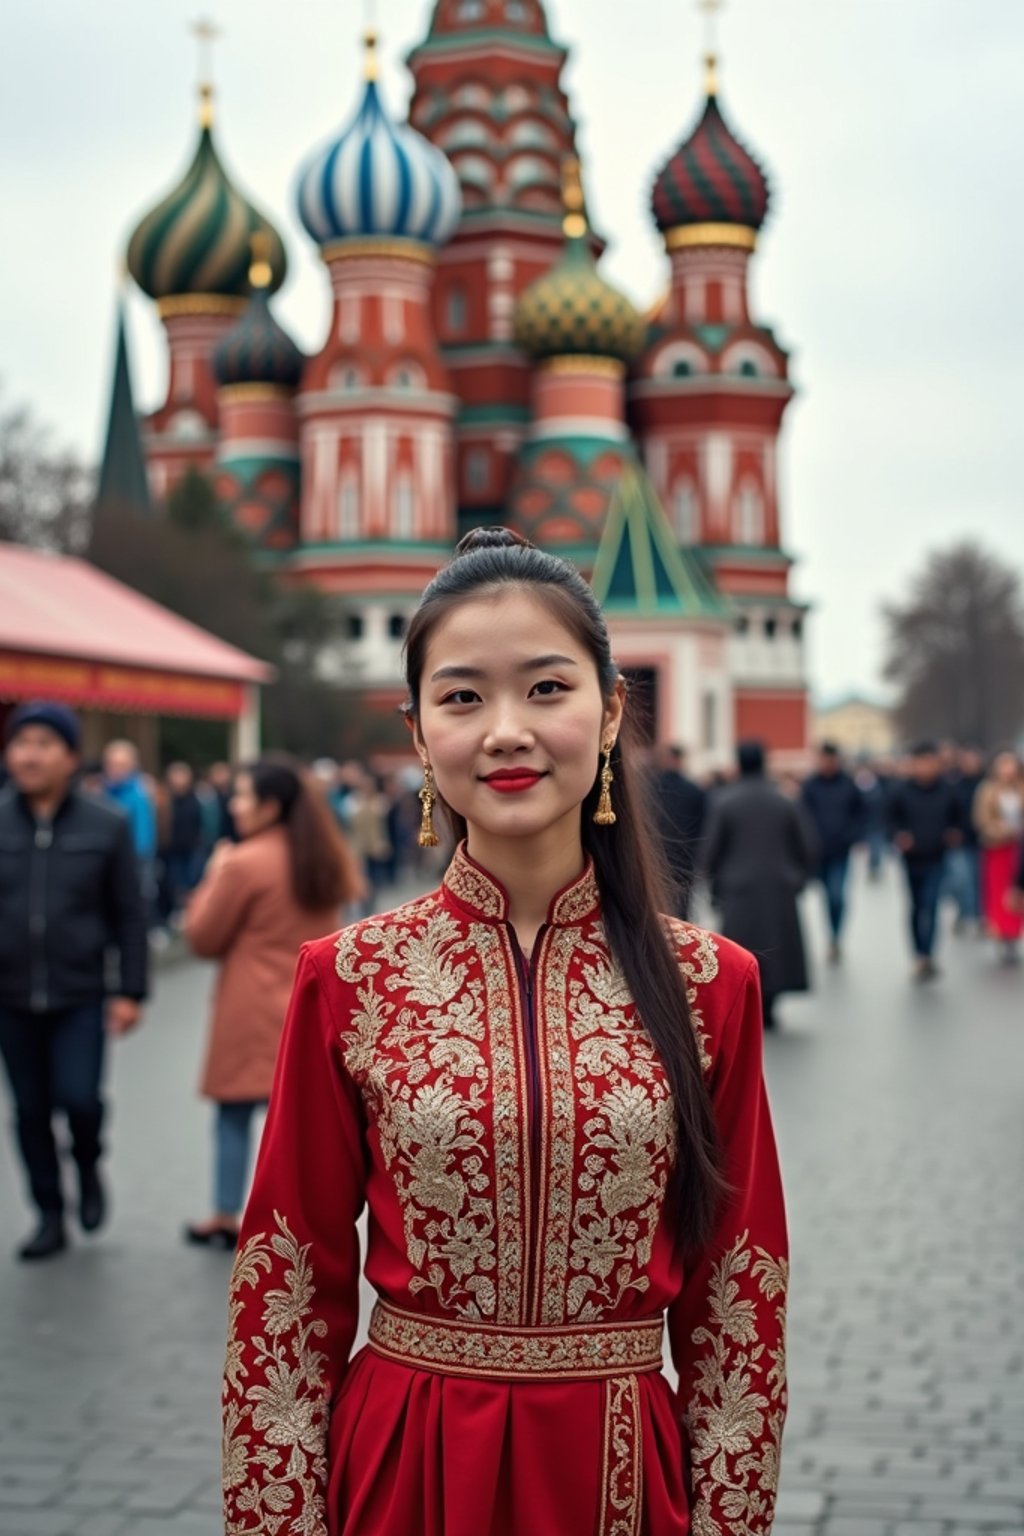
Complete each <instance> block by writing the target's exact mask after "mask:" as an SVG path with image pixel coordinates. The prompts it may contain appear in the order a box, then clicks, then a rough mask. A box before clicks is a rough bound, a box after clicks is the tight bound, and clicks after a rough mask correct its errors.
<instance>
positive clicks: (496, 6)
mask: <svg viewBox="0 0 1024 1536" xmlns="http://www.w3.org/2000/svg"><path fill="white" fill-rule="evenodd" d="M567 57H568V54H567V50H566V49H565V48H563V47H561V46H559V45H558V44H557V43H555V42H554V41H553V40H552V38H551V35H550V33H549V31H548V24H547V18H546V16H545V13H544V8H543V6H542V5H541V4H540V3H539V0H437V4H436V5H435V8H434V14H433V18H432V20H431V23H430V29H429V32H428V35H427V38H426V40H425V41H424V42H423V43H422V44H420V46H419V47H418V48H416V49H414V50H413V52H412V53H411V54H410V56H409V67H410V68H411V70H412V73H413V77H414V79H415V92H414V95H413V99H412V106H411V110H410V120H411V122H412V124H413V126H414V127H416V128H418V129H419V131H420V132H421V133H423V134H425V135H426V136H427V137H428V138H429V139H431V140H432V142H433V143H435V144H436V145H437V146H438V147H439V148H441V149H443V150H444V151H445V153H446V155H447V156H448V158H449V159H450V160H451V162H452V164H453V165H454V167H455V170H456V172H457V174H458V177H459V181H460V183H461V187H462V201H463V216H462V220H461V222H460V224H459V227H458V230H457V232H456V235H455V238H454V239H453V240H452V241H451V243H450V244H449V245H448V246H447V247H446V248H445V249H444V250H443V251H442V252H441V255H440V262H439V270H438V278H437V283H436V285H435V289H434V315H435V325H436V329H437V334H438V337H439V339H440V341H441V345H442V348H443V351H444V355H445V360H446V362H447V364H448V368H449V370H450V372H451V375H452V379H453V382H454V386H455V390H456V393H457V394H458V396H459V398H460V401H461V408H460V411H459V416H458V424H457V460H458V472H457V479H458V504H459V517H460V523H461V525H462V527H463V529H465V528H468V527H471V526H473V525H475V524H478V523H482V522H492V521H500V520H501V518H502V517H503V515H504V513H505V507H506V498H507V494H508V489H509V483H510V480H511V477H512V471H513V466H514V463H515V457H516V452H517V450H518V448H519V444H520V442H521V441H522V438H523V436H524V434H525V432H526V429H527V425H528V422H529V418H530V363H529V361H528V359H527V358H526V357H525V356H524V354H523V353H522V352H521V351H520V350H519V349H518V348H517V346H516V345H515V341H514V339H513V318H514V312H515V306H516V301H517V299H518V298H519V296H520V294H522V292H523V291H524V289H526V288H527V287H528V286H529V285H530V284H531V283H532V282H534V280H535V279H536V278H538V277H540V276H542V275H543V273H545V272H546V271H547V270H548V269H549V268H550V267H551V266H552V265H553V264H554V262H555V261H556V260H557V259H558V258H559V256H560V255H561V252H562V198H561V167H562V163H563V161H564V160H565V158H566V156H567V155H572V154H575V123H574V121H573V118H572V116H571V114H570V111H569V104H568V101H567V98H566V95H565V91H564V90H563V88H562V84H561V76H562V69H563V66H564V64H565V61H566V59H567Z"/></svg>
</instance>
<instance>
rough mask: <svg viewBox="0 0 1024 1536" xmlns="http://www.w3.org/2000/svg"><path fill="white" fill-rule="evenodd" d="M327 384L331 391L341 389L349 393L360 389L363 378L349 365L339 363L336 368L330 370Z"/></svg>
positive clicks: (357, 370)
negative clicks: (328, 383)
mask: <svg viewBox="0 0 1024 1536" xmlns="http://www.w3.org/2000/svg"><path fill="white" fill-rule="evenodd" d="M329 382H330V386H331V388H332V389H341V390H344V391H345V392H346V393H350V392H351V391H352V390H355V389H361V388H362V385H363V376H362V374H361V373H360V372H359V369H358V368H354V367H353V366H352V364H351V363H339V364H338V366H337V367H336V368H332V369H331V376H330V381H329Z"/></svg>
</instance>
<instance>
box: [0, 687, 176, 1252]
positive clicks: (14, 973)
mask: <svg viewBox="0 0 1024 1536" xmlns="http://www.w3.org/2000/svg"><path fill="white" fill-rule="evenodd" d="M79 744H80V732H79V724H78V720H77V718H76V717H75V715H74V714H72V712H71V711H70V710H69V709H67V708H65V707H64V706H63V705H61V704H54V703H49V702H46V701H41V702H37V703H34V704H26V705H24V706H23V707H22V708H20V709H17V710H15V712H14V714H13V715H12V716H11V718H10V721H9V722H8V727H7V769H8V773H9V775H10V784H9V785H8V787H7V788H6V789H5V790H4V791H3V793H2V794H0V1054H2V1056H3V1060H4V1066H5V1067H6V1069H7V1076H8V1078H9V1080H10V1085H11V1092H12V1094H13V1097H14V1105H15V1112H16V1125H17V1138H18V1146H19V1149H20V1151H21V1156H22V1159H23V1161H24V1164H25V1169H26V1172H27V1174H28V1182H29V1188H30V1191H31V1195H32V1199H33V1201H34V1202H35V1205H36V1207H37V1209H38V1211H39V1223H38V1226H37V1229H36V1231H35V1232H34V1234H33V1235H32V1237H31V1238H30V1239H29V1240H28V1241H27V1242H26V1243H25V1244H24V1245H23V1246H22V1247H21V1248H20V1249H19V1257H20V1258H22V1259H43V1258H49V1257H50V1255H51V1254H55V1253H59V1252H60V1250H61V1249H62V1248H64V1247H65V1245H66V1241H67V1239H66V1235H65V1229H64V1197H63V1192H62V1189H61V1174H60V1164H59V1161H58V1156H57V1145H56V1142H55V1140H54V1134H53V1116H54V1112H55V1111H56V1110H58V1109H60V1110H63V1112H64V1114H65V1115H66V1116H67V1121H68V1127H69V1129H70V1132H71V1146H72V1154H73V1157H74V1160H75V1162H76V1164H77V1166H78V1190H79V1217H80V1220H81V1224H82V1227H83V1229H84V1230H85V1231H87V1232H92V1231H95V1230H96V1228H97V1227H98V1226H100V1224H101V1223H102V1221H103V1218H104V1215H105V1198H104V1190H103V1185H102V1183H101V1181H100V1177H99V1172H98V1163H99V1158H100V1153H101V1150H102V1147H101V1143H100V1129H101V1125H102V1121H103V1103H102V1100H101V1097H100V1084H101V1080H102V1071H103V1046H104V1022H105V1024H106V1029H107V1030H109V1032H110V1033H111V1034H125V1033H127V1032H128V1031H129V1030H131V1029H134V1027H135V1026H136V1024H137V1023H138V1022H139V1017H140V1011H141V1003H142V1000H143V998H144V997H145V995H146V972H147V943H146V920H145V911H144V907H143V901H142V894H141V891H140V888H139V874H138V868H137V864H136V858H135V850H134V848H133V846H132V838H131V829H130V827H129V825H128V822H127V820H126V819H125V817H124V816H123V815H122V814H121V812H120V811H118V810H116V809H114V808H113V807H111V806H108V805H105V804H103V803H101V802H100V801H98V800H91V799H89V798H88V797H86V796H84V795H81V794H79V793H78V791H77V790H76V789H75V788H74V783H73V780H74V775H75V770H76V768H77V766H78V751H79ZM112 951H113V952H116V955H117V959H118V961H119V976H118V979H117V982H116V984H115V985H114V986H113V987H112V988H109V989H108V986H107V973H106V967H107V962H108V959H110V958H112V954H111V952H112ZM111 993H112V995H109V994H111ZM104 1012H105V1013H106V1019H105V1020H104Z"/></svg>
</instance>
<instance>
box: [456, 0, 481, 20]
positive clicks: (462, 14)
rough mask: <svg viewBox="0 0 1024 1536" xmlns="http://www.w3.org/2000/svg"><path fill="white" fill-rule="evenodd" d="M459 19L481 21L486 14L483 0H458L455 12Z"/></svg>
mask: <svg viewBox="0 0 1024 1536" xmlns="http://www.w3.org/2000/svg"><path fill="white" fill-rule="evenodd" d="M457 15H458V18H459V20H460V21H482V20H483V18H484V17H485V16H486V15H487V6H486V4H485V3H484V0H459V7H458V12H457Z"/></svg>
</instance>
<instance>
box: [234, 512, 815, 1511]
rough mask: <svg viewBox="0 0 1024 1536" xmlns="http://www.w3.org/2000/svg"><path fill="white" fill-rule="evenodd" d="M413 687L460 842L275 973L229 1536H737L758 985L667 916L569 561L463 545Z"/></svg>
mask: <svg viewBox="0 0 1024 1536" xmlns="http://www.w3.org/2000/svg"><path fill="white" fill-rule="evenodd" d="M406 660H407V676H408V684H409V703H408V719H409V724H410V727H411V729H412V731H413V737H414V741H415V745H416V750H417V752H418V753H419V756H420V758H421V761H422V763H423V767H424V777H425V782H424V788H423V792H422V797H421V798H422V800H423V806H424V825H423V829H422V831H421V839H422V841H423V843H424V845H425V846H429V845H431V844H432V843H433V842H434V841H436V836H435V833H434V831H433V821H432V813H433V809H434V805H435V801H436V802H438V803H439V804H440V806H441V807H442V809H443V811H444V813H445V814H446V816H447V818H448V820H449V822H450V823H451V824H452V826H453V828H454V830H455V832H456V834H457V837H458V838H459V846H458V850H457V852H456V854H455V857H454V860H453V862H452V864H451V866H450V868H449V869H448V872H447V874H446V875H445V877H444V881H443V883H442V886H441V888H440V889H439V890H437V891H434V892H432V893H431V894H429V895H427V896H424V897H422V898H420V899H419V900H417V901H413V902H411V903H409V904H408V905H406V906H404V907H401V908H399V909H398V910H397V911H395V912H391V913H388V914H386V915H384V916H381V917H370V918H367V919H365V920H363V921H362V922H359V923H356V924H355V925H354V926H353V927H351V928H348V929H346V930H345V931H344V932H342V933H341V934H340V935H338V936H336V937H334V938H331V939H322V940H319V941H317V942H315V943H313V944H308V945H306V947H305V948H304V950H303V952H302V958H301V960H300V964H299V970H298V976H297V979H296V984H295V992H294V995H293V998H292V1003H291V1007H290V1010H289V1015H288V1020H287V1024H286V1027H285V1035H284V1039H283V1043H282V1049H281V1054H280V1057H279V1060H278V1068H277V1076H276V1079H275V1083H274V1088H273V1092H272V1095H271V1101H270V1112H269V1116H268V1120H267V1125H266V1131H265V1134H264V1138H263V1146H262V1149H261V1153H260V1159H259V1164H258V1167H257V1171H256V1177H255V1184H254V1188H253V1192H252V1196H251V1198H250V1201H249V1204H248V1207H247V1209H246V1212H245V1216H244V1220H243V1223H242V1231H241V1237H240V1243H239V1252H238V1255H237V1258H236V1262H235V1268H234V1273H233V1278H232V1284H231V1295H230V1337H229V1344H228V1356H227V1367H226V1374H225V1384H224V1503H225V1518H226V1529H227V1531H228V1532H229V1533H232V1536H249V1533H256V1532H273V1533H275V1536H527V1533H528V1536H686V1533H687V1532H691V1531H692V1532H694V1533H695V1536H734V1533H738V1532H744V1533H746V1536H765V1533H767V1532H768V1531H770V1529H771V1525H772V1518H773V1513H774V1506H775V1490H776V1484H777V1481H778V1473H779V1447H780V1441H781V1436H782V1424H783V1418H784V1414H785V1406H786V1379H785V1353H784V1309H785V1296H786V1280H787V1263H786V1225H785V1215H784V1210H783V1200H782V1191H781V1187H780V1181H779V1168H778V1160H777V1157H776V1151H775V1142H774V1138H773V1135H772V1126H771V1119H770V1115H769V1111H768V1104H767V1101H766V1098H765V1090H764V1084H763V1080H762V1072H761V1050H762V1039H761V1036H762V1030H761V1004H760V998H759V993H758V971H757V964H756V962H755V961H754V959H753V958H752V957H751V956H750V955H748V954H747V953H746V952H745V951H744V950H742V949H740V948H739V947H738V946H737V945H735V944H731V943H729V942H728V941H727V940H724V939H720V938H716V937H713V936H712V935H711V934H709V933H705V932H703V931H702V930H700V929H699V928H694V927H692V926H690V925H689V924H687V923H684V922H680V921H678V920H677V919H675V918H670V917H665V916H663V915H662V914H663V913H664V912H666V911H667V910H668V899H667V897H666V896H665V894H664V889H663V886H662V884H661V872H660V868H659V864H658V861H657V859H656V857H655V854H654V852H653V850H652V845H651V843H650V841H649V836H648V830H647V822H646V819H645V813H644V811H643V808H642V805H641V800H640V789H641V782H640V777H639V774H638V770H637V767H636V765H635V762H634V760H633V757H632V755H631V747H630V732H631V721H630V714H629V710H628V708H627V705H626V696H625V687H624V683H623V680H622V678H621V676H620V674H619V671H618V668H617V667H616V666H615V663H614V662H613V660H612V657H611V653H610V649H609V640H608V632H607V629H606V627H605V623H604V619H603V617H602V615H601V612H600V610H599V608H598V607H597V604H596V602H595V601H594V597H593V594H592V592H591V590H590V588H589V587H588V586H587V585H586V583H585V582H584V581H583V579H582V577H581V576H580V575H579V572H578V571H577V570H576V569H575V568H574V567H573V566H571V565H569V564H568V563H567V562H565V561H561V560H558V559H555V558H553V557H552V556H550V555H547V554H543V553H541V551H539V550H537V549H534V548H533V547H532V546H531V545H528V544H525V543H524V542H523V541H522V540H520V539H518V538H517V537H516V536H515V535H513V534H511V533H508V532H507V531H506V530H504V529H487V530H478V531H477V532H475V533H472V534H470V535H468V536H467V538H466V539H465V540H463V543H462V544H461V545H460V547H459V550H458V551H457V555H456V558H455V559H454V561H453V562H452V563H451V565H449V566H448V567H447V568H446V569H444V570H443V571H442V572H441V573H440V574H439V576H438V577H437V578H436V579H435V581H434V582H432V583H431V585H430V586H429V587H428V589H427V591H426V593H425V594H424V597H423V600H422V603H421V605H420V607H419V609H418V611H417V613H416V615H415V616H414V618H413V620H412V623H411V626H410V629H409V634H408V640H407V646H406ZM364 1206H365V1207H367V1209H368V1218H369V1219H368V1243H367V1250H366V1254H365V1259H364V1264H363V1273H364V1274H365V1278H366V1280H367V1281H368V1283H369V1285H370V1287H371V1288H372V1289H373V1291H374V1292H375V1293H376V1304H375V1306H374V1307H373V1310H372V1314H371V1316H370V1319H369V1337H368V1342H367V1344H366V1346H365V1347H364V1348H362V1349H360V1350H359V1351H358V1352H356V1353H355V1354H353V1353H352V1349H353V1344H354V1340H355V1337H356V1332H357V1320H358V1319H357V1314H358V1297H359V1284H360V1251H359V1241H358V1236H357V1231H356V1220H357V1218H358V1217H359V1215H360V1212H361V1211H362V1209H363V1207H364ZM666 1330H667V1345H668V1350H669V1352H670V1355H671V1359H672V1362H673V1364H674V1366H675V1370H676V1372H677V1373H678V1387H677V1388H676V1387H673V1386H672V1385H670V1383H669V1380H668V1379H667V1377H666V1376H665V1375H663V1374H662V1369H661V1367H662V1354H663V1334H664V1333H665V1331H666Z"/></svg>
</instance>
